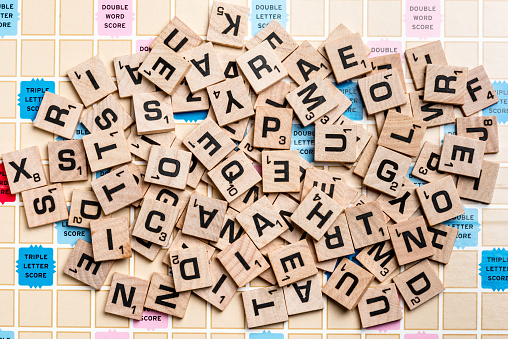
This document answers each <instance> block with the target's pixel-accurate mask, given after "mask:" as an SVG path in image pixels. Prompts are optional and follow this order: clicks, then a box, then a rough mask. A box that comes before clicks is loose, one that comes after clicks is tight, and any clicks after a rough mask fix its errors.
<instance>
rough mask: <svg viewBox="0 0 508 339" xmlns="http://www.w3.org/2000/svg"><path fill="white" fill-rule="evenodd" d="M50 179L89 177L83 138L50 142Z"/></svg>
mask: <svg viewBox="0 0 508 339" xmlns="http://www.w3.org/2000/svg"><path fill="white" fill-rule="evenodd" d="M48 156H49V181H51V182H68V181H82V180H87V179H88V167H87V165H86V156H85V148H84V146H83V140H63V141H53V142H49V143H48Z"/></svg>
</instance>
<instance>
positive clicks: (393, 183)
mask: <svg viewBox="0 0 508 339" xmlns="http://www.w3.org/2000/svg"><path fill="white" fill-rule="evenodd" d="M410 166H411V158H410V157H408V156H405V155H402V154H400V153H397V152H395V151H392V150H390V149H388V148H385V147H382V146H378V148H377V150H376V152H375V153H374V157H373V158H372V161H371V163H370V166H369V169H368V171H367V174H366V175H365V178H364V180H363V184H364V185H365V186H367V187H370V188H372V189H375V190H377V191H381V192H383V193H386V194H388V195H390V196H392V197H396V196H397V195H398V194H399V192H400V190H401V188H402V183H403V182H404V178H405V177H406V174H407V172H408V170H409V167H410Z"/></svg>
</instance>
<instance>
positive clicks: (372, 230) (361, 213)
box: [345, 201, 390, 249]
mask: <svg viewBox="0 0 508 339" xmlns="http://www.w3.org/2000/svg"><path fill="white" fill-rule="evenodd" d="M345 213H346V218H347V222H348V224H349V230H350V232H351V238H352V239H353V244H354V246H355V248H356V249H359V248H362V247H366V246H369V245H372V244H375V243H378V242H381V241H384V240H388V239H389V238H390V235H389V234H388V229H387V228H386V222H385V215H384V213H383V210H382V209H381V204H380V203H379V202H378V201H371V202H367V203H365V204H361V203H360V204H357V205H356V206H353V207H349V208H346V210H345Z"/></svg>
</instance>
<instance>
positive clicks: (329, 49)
mask: <svg viewBox="0 0 508 339" xmlns="http://www.w3.org/2000/svg"><path fill="white" fill-rule="evenodd" d="M325 50H326V54H327V55H328V60H330V64H331V65H332V70H333V75H334V76H335V80H336V81H337V83H341V82H343V81H346V80H349V79H352V78H356V77H358V76H360V75H363V74H366V73H369V72H370V71H372V66H371V63H370V62H369V58H368V56H367V52H366V50H365V45H364V44H363V41H362V38H361V36H360V34H359V33H354V34H351V35H347V36H345V37H343V38H340V39H337V40H333V41H330V42H328V43H327V44H326V45H325Z"/></svg>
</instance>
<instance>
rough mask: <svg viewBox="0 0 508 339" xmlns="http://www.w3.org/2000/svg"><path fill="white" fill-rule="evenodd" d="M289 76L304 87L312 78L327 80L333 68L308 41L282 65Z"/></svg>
mask: <svg viewBox="0 0 508 339" xmlns="http://www.w3.org/2000/svg"><path fill="white" fill-rule="evenodd" d="M282 65H283V66H284V68H285V69H286V71H287V72H288V74H289V76H290V77H291V78H292V79H293V80H294V81H295V82H296V83H297V84H298V85H302V84H304V83H306V82H307V81H309V80H310V79H312V78H315V77H319V78H321V79H324V78H326V77H327V76H328V75H330V73H331V72H332V67H331V66H330V64H329V63H328V60H326V58H325V57H323V56H322V55H321V54H320V53H319V52H318V51H317V49H316V48H314V46H312V45H311V44H310V42H308V41H307V40H305V41H304V42H302V44H301V45H300V46H299V47H298V48H297V49H296V50H295V51H294V52H293V53H291V55H290V56H288V57H287V58H286V60H284V62H283V63H282Z"/></svg>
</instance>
